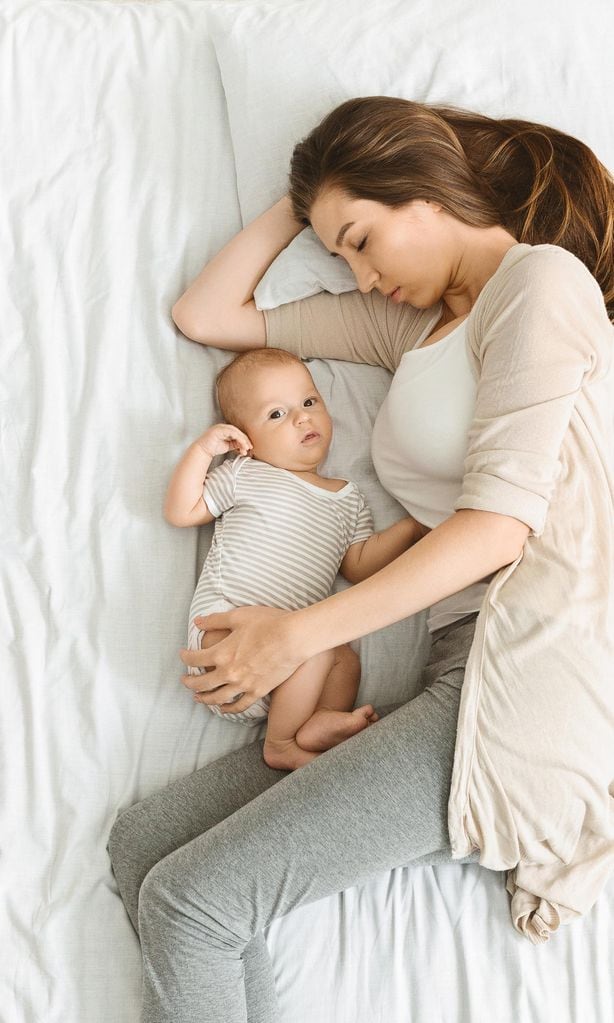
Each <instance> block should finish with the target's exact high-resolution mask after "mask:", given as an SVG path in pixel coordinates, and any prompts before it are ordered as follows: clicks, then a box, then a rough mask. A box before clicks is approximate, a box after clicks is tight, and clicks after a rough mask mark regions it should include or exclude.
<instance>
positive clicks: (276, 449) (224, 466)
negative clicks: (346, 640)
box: [164, 348, 423, 770]
mask: <svg viewBox="0 0 614 1023" xmlns="http://www.w3.org/2000/svg"><path fill="white" fill-rule="evenodd" d="M216 387H217V399H218V404H219V407H220V409H221V412H222V415H223V417H224V419H225V420H226V421H227V422H225V423H219V424H218V425H216V426H212V427H211V428H210V429H209V430H207V431H206V432H205V433H204V434H203V435H202V436H201V437H199V438H198V440H197V441H195V442H194V443H193V444H192V445H191V446H190V447H189V448H188V450H187V451H186V453H185V454H184V456H183V458H182V459H181V461H180V462H179V464H178V466H177V468H176V469H175V471H174V473H173V476H172V478H171V481H170V484H169V487H168V493H167V496H166V502H165V506H164V515H165V518H166V519H167V521H168V522H170V523H171V524H173V525H176V526H196V525H202V524H203V523H206V522H211V521H212V520H213V519H215V520H216V523H215V531H214V535H213V541H212V545H211V549H210V551H209V553H208V555H207V558H206V560H205V563H204V565H203V569H202V573H201V576H200V579H199V581H198V585H197V587H196V592H195V594H194V598H193V600H192V605H191V608H190V624H189V631H188V648H189V649H192V650H193V649H198V648H199V647H202V648H206V647H208V646H212V645H214V644H215V643H217V642H219V641H220V640H221V639H223V638H224V637H225V636H227V635H228V631H227V630H215V631H213V630H209V631H208V632H207V634H206V635H205V633H204V632H203V631H202V630H199V629H198V628H197V627H196V625H195V623H194V618H195V616H196V615H205V614H212V613H214V612H217V611H225V610H230V609H231V608H233V607H238V606H243V605H247V604H259V605H267V606H271V607H277V608H282V609H286V610H289V611H290V610H296V609H298V608H301V607H306V606H307V605H308V604H312V603H315V602H316V601H318V600H322V599H323V598H324V597H327V596H328V595H329V593H330V590H331V587H332V585H333V582H334V579H335V576H336V575H337V572H338V571H339V570H340V571H341V573H342V574H343V575H344V576H345V578H346V579H348V580H349V581H350V582H359V581H360V580H361V579H366V578H367V577H368V576H370V575H372V574H373V573H374V572H377V571H378V570H379V569H380V568H382V567H383V566H384V565H387V564H389V562H391V561H393V560H394V558H396V557H398V556H399V554H401V553H402V552H403V551H405V550H407V548H408V547H409V546H410V545H411V544H412V543H414V542H415V541H416V540H417V539H419V538H420V536H421V535H423V534H422V533H420V532H419V528H420V527H417V523H416V522H415V521H414V519H412V518H406V519H401V521H400V522H397V523H395V524H394V525H393V526H390V527H389V528H388V529H386V530H383V531H382V532H381V533H374V532H373V523H372V518H371V513H370V511H369V509H368V507H367V505H366V503H365V501H364V498H363V496H362V494H361V493H360V491H359V490H358V489H357V487H356V486H355V484H354V483H348V482H347V481H346V480H339V479H331V478H329V477H327V476H321V475H319V473H318V466H319V465H320V464H321V462H322V461H323V460H324V459H325V457H326V454H327V452H328V449H329V446H330V443H331V439H332V422H331V418H330V416H329V414H328V411H327V409H326V406H325V404H324V402H323V400H322V397H321V395H320V394H319V393H318V390H317V388H316V387H315V385H314V382H313V380H312V378H311V375H310V373H309V371H308V370H307V368H306V366H305V365H304V363H303V362H301V360H300V359H298V358H297V357H296V356H294V355H292V354H290V352H286V351H284V350H282V349H272V348H262V349H255V350H251V351H248V352H244V353H242V354H241V355H238V356H237V357H236V358H235V359H234V360H233V361H232V362H231V363H229V364H228V365H227V366H226V367H225V368H224V369H223V370H222V371H221V373H219V374H218V377H217V381H216ZM231 424H232V425H231ZM231 451H234V452H237V453H238V454H237V457H234V458H231V459H226V460H225V461H224V462H222V463H221V464H220V465H219V466H218V467H217V468H215V469H212V470H210V465H211V461H212V460H213V459H214V458H215V457H216V456H217V455H223V454H226V453H227V452H231ZM417 528H418V532H417ZM189 670H190V672H191V673H192V674H200V670H199V669H198V668H193V669H189ZM203 670H206V669H203ZM359 681H360V662H359V659H358V657H357V656H356V654H355V653H354V651H353V650H352V649H351V648H350V647H349V646H342V647H338V648H336V649H334V650H330V651H326V652H325V653H322V654H318V655H317V656H316V657H312V658H311V659H310V660H308V661H306V662H305V663H304V664H302V665H301V666H300V667H299V668H298V669H297V670H296V671H295V672H294V674H293V675H291V676H290V678H288V679H287V680H286V681H285V682H283V683H282V684H281V685H279V686H278V687H277V688H276V689H274V690H273V691H272V692H271V693H270V694H269V695H267V696H265V697H263V698H262V699H260V700H257V701H256V702H255V703H253V704H252V705H251V706H250V707H248V708H247V709H246V710H245V711H243V712H242V713H235V714H232V713H224V714H223V715H222V716H223V717H224V718H226V719H227V720H233V721H239V722H244V723H252V722H254V721H262V720H265V719H266V718H267V717H268V724H267V732H266V737H265V742H264V750H263V754H264V759H265V761H266V763H267V764H268V765H269V766H270V767H274V768H278V769H282V770H294V769H295V768H298V767H302V766H303V765H304V764H307V763H309V762H310V761H311V760H313V759H314V758H315V757H317V756H319V754H320V753H321V752H323V751H324V750H327V749H330V748H331V747H333V746H335V745H337V744H338V743H340V742H342V741H343V740H344V739H347V738H349V736H351V735H354V734H356V733H357V732H359V731H361V730H362V729H364V728H366V727H368V726H369V725H370V724H373V723H374V722H375V721H377V720H378V714H377V713H376V712H375V710H374V709H373V707H372V706H371V704H365V705H364V706H361V707H357V708H356V709H353V707H354V701H355V698H356V693H357V690H358V684H359ZM194 698H195V699H197V700H198V699H200V697H199V695H198V694H195V696H194ZM236 699H239V696H237V697H236ZM206 706H209V710H210V711H212V712H213V713H217V714H221V713H222V712H221V711H220V710H219V708H218V707H216V706H213V705H206Z"/></svg>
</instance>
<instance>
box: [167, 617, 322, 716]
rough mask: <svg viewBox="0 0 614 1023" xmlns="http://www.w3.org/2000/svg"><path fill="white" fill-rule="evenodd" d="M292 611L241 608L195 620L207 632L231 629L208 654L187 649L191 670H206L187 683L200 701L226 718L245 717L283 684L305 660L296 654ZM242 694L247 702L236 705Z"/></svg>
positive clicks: (184, 678) (186, 659) (183, 655)
mask: <svg viewBox="0 0 614 1023" xmlns="http://www.w3.org/2000/svg"><path fill="white" fill-rule="evenodd" d="M291 616H292V612H291V611H283V610H281V609H280V608H274V607H257V606H254V607H239V608H235V609H234V610H232V611H222V612H219V613H217V614H210V615H204V616H202V617H198V618H195V619H194V621H195V623H196V625H198V626H199V628H201V629H205V630H209V629H216V630H217V629H220V630H221V629H229V630H230V635H228V636H227V637H226V638H225V639H223V640H221V641H220V642H219V643H216V644H215V645H214V646H210V647H208V648H207V649H204V650H181V651H180V655H179V656H180V657H181V660H182V661H183V663H184V664H185V665H187V666H189V667H194V668H206V669H207V670H206V673H204V674H202V675H183V676H182V678H181V681H182V682H183V684H184V685H185V686H186V687H187V688H188V689H191V690H192V691H193V692H194V693H199V694H200V695H199V702H201V703H207V704H215V705H216V706H218V707H219V708H220V710H221V711H222V713H233V714H236V713H240V712H241V711H243V710H246V709H247V707H251V705H252V703H254V702H255V701H256V700H258V699H260V697H262V696H265V695H266V694H267V693H270V692H271V690H272V689H275V688H276V686H278V685H281V683H282V682H285V681H286V679H287V678H289V677H290V675H292V674H293V673H294V672H295V671H296V669H297V668H298V667H299V665H300V664H302V661H303V660H304V658H301V657H300V656H297V653H296V651H295V650H290V649H289V647H290V646H291V643H290V642H289V635H288V633H289V630H288V629H287V628H286V624H287V621H288V619H290V618H291ZM238 694H242V695H241V698H240V699H238V700H236V702H234V703H233V702H232V701H233V700H234V698H235V697H236V696H237V695H238Z"/></svg>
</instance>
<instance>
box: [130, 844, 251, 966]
mask: <svg viewBox="0 0 614 1023" xmlns="http://www.w3.org/2000/svg"><path fill="white" fill-rule="evenodd" d="M201 865H202V864H200V862H199V867H200V866H201ZM198 873H199V879H197V878H195V877H193V876H192V875H191V874H190V872H189V870H188V871H187V872H186V864H185V862H184V857H183V856H181V855H180V850H178V851H177V853H171V854H170V855H169V856H167V857H166V858H165V859H163V860H160V862H159V863H156V865H155V866H154V867H152V869H151V870H150V871H149V873H148V874H147V876H146V878H145V879H144V881H143V883H142V885H141V890H140V893H139V902H138V922H139V934H140V936H141V941H143V940H145V941H147V938H148V936H155V940H156V941H157V942H159V941H160V935H161V934H162V933H164V935H165V937H164V942H165V945H166V947H170V945H171V944H172V943H173V942H176V943H181V942H182V941H183V940H184V936H185V934H186V933H191V932H192V930H193V929H194V930H197V931H198V934H199V937H200V939H201V940H203V941H204V942H205V943H206V945H207V946H208V948H209V949H215V950H218V951H219V952H221V953H226V954H227V953H228V950H229V949H230V948H232V947H236V948H237V949H241V948H243V947H244V945H245V944H246V942H247V941H249V940H250V938H251V934H249V933H246V935H245V937H244V938H243V939H241V938H240V937H239V934H238V930H239V929H238V928H237V927H236V926H235V924H234V922H233V924H232V925H229V922H228V920H227V919H226V915H225V910H224V908H223V906H224V903H225V902H227V901H230V899H225V898H224V897H223V896H221V895H220V892H219V890H218V889H219V886H218V885H216V886H215V889H216V890H215V892H214V891H213V887H211V890H210V886H208V885H207V884H206V883H205V884H203V883H202V872H201V870H200V869H199V872H198ZM206 873H207V871H206V867H205V874H206ZM199 881H200V883H199ZM186 924H187V925H188V926H187V927H186Z"/></svg>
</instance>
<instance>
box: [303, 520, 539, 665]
mask: <svg viewBox="0 0 614 1023" xmlns="http://www.w3.org/2000/svg"><path fill="white" fill-rule="evenodd" d="M528 534H529V527H528V526H527V525H525V523H524V522H520V520H519V519H514V518H511V517H510V516H507V515H499V514H498V513H496V512H484V511H474V510H473V509H465V510H462V511H457V512H455V513H454V515H452V516H451V517H450V518H449V519H446V520H445V522H442V523H441V525H439V526H437V527H436V528H435V529H433V530H431V531H430V533H427V535H426V536H424V537H423V538H422V539H421V540H419V542H418V543H416V544H414V545H413V546H412V547H410V548H409V550H408V551H406V552H405V553H404V554H401V555H400V557H398V558H396V559H395V560H394V561H393V562H391V564H390V565H387V566H386V568H382V569H380V571H379V572H377V573H376V574H375V575H373V576H371V577H370V578H369V579H365V580H364V582H361V583H358V584H357V585H355V586H351V587H350V588H349V589H347V590H344V591H343V592H342V593H338V594H334V595H333V596H331V597H327V599H326V600H324V601H320V602H319V603H318V604H312V605H311V606H310V607H306V608H304V609H303V610H301V611H297V612H296V615H293V616H292V617H293V619H294V623H293V625H291V626H290V628H291V629H292V630H294V631H295V632H296V634H297V640H298V642H299V644H300V648H301V653H302V654H305V653H306V656H307V657H311V656H312V652H313V653H316V652H319V651H320V649H321V644H322V641H323V639H324V640H325V642H329V643H333V644H334V645H335V646H338V645H339V644H341V643H348V642H349V641H350V640H352V639H358V638H359V637H360V636H364V635H366V634H367V633H370V632H375V631H376V630H377V629H383V628H384V627H385V626H387V625H392V624H393V622H398V621H400V620H401V619H402V618H407V617H409V615H413V614H416V613H417V612H418V611H422V610H424V608H426V607H431V605H432V604H435V603H437V601H438V600H443V598H444V597H448V596H450V595H451V594H452V593H457V592H458V591H459V590H462V589H464V588H465V586H470V585H471V584H472V583H475V582H478V581H479V580H480V579H484V578H485V577H486V576H488V575H490V574H491V573H492V572H496V571H497V570H498V569H500V568H503V567H504V566H505V565H509V564H511V563H512V562H513V561H515V560H516V558H517V557H518V556H519V554H520V553H521V551H522V548H523V546H524V542H525V540H526V538H527V536H528ZM299 637H300V638H299Z"/></svg>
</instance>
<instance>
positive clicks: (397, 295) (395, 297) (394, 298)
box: [388, 285, 401, 302]
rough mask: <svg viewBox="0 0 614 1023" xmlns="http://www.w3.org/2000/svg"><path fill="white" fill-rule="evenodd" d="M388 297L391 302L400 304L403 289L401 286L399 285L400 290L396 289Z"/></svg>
mask: <svg viewBox="0 0 614 1023" xmlns="http://www.w3.org/2000/svg"><path fill="white" fill-rule="evenodd" d="M388 297H389V299H390V301H391V302H400V301H401V287H400V285H399V287H398V288H395V289H394V291H391V292H390V295H389V296H388Z"/></svg>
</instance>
